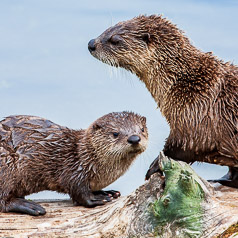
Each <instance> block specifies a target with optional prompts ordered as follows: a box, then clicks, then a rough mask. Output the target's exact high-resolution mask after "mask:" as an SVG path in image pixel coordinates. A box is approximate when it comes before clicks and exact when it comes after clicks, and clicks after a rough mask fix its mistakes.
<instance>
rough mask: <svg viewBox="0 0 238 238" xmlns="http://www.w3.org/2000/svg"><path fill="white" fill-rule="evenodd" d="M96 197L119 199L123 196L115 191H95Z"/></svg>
mask: <svg viewBox="0 0 238 238" xmlns="http://www.w3.org/2000/svg"><path fill="white" fill-rule="evenodd" d="M93 194H94V195H100V194H101V195H104V196H109V197H113V198H118V197H120V196H121V193H120V192H119V191H115V190H108V191H103V190H99V191H94V192H93Z"/></svg>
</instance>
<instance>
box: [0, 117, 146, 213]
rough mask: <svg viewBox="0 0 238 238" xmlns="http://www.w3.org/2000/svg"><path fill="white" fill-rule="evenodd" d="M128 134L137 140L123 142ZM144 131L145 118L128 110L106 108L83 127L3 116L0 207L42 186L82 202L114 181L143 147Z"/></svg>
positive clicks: (3, 208) (1, 209)
mask: <svg viewBox="0 0 238 238" xmlns="http://www.w3.org/2000/svg"><path fill="white" fill-rule="evenodd" d="M142 128H144V132H142V131H141V129H142ZM113 132H119V136H118V137H117V138H114V136H113ZM131 134H138V135H139V136H140V137H141V142H140V143H139V145H138V146H132V145H130V144H129V143H127V138H128V136H129V135H131ZM147 137H148V134H147V129H146V122H145V118H144V117H141V116H139V115H137V114H134V113H129V112H122V113H110V114H107V115H105V116H103V117H101V118H99V119H98V120H96V121H95V122H94V123H93V124H91V125H90V126H89V128H88V129H86V130H71V129H68V128H66V127H62V126H59V125H57V124H55V123H53V122H51V121H49V120H46V119H43V118H39V117H34V116H10V117H7V118H6V119H5V120H3V121H1V122H0V156H1V157H0V211H3V212H6V211H8V210H7V209H8V207H9V204H11V202H12V201H15V199H16V198H24V196H26V195H29V194H31V193H35V192H39V191H42V190H52V191H57V192H60V193H68V194H69V195H70V196H71V198H72V199H73V201H74V202H75V203H77V204H79V205H88V204H85V199H90V197H92V196H93V195H92V191H96V190H100V189H102V188H104V187H106V186H107V185H109V184H110V183H112V182H113V181H115V180H116V179H117V178H118V177H120V176H121V175H122V174H123V173H124V172H125V171H126V170H127V169H128V168H129V166H130V165H131V163H132V162H133V161H134V159H135V158H136V156H137V155H138V154H140V153H141V152H143V151H144V150H145V148H146V145H147Z"/></svg>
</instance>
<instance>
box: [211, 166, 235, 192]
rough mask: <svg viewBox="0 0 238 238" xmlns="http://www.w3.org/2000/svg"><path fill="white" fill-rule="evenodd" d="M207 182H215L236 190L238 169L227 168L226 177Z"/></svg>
mask: <svg viewBox="0 0 238 238" xmlns="http://www.w3.org/2000/svg"><path fill="white" fill-rule="evenodd" d="M208 181H209V182H215V183H216V182H217V183H220V184H222V185H224V186H228V187H233V188H238V169H237V168H233V167H229V171H228V173H227V174H226V175H224V176H223V177H221V178H220V179H214V180H208Z"/></svg>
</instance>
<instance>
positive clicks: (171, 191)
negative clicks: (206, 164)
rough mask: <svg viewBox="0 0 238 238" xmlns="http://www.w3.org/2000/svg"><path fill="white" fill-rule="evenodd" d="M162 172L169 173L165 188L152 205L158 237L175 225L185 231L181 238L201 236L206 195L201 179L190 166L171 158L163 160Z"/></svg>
mask: <svg viewBox="0 0 238 238" xmlns="http://www.w3.org/2000/svg"><path fill="white" fill-rule="evenodd" d="M160 169H161V170H162V171H163V172H164V173H165V189H164V192H163V194H162V196H161V197H160V198H159V199H158V200H157V201H156V202H155V203H154V204H152V211H153V215H154V217H155V218H156V221H157V229H156V230H157V234H159V233H160V234H162V233H163V227H166V226H169V224H172V223H173V227H174V229H175V230H177V232H178V231H179V232H181V233H180V236H179V237H200V236H201V233H202V217H203V209H202V206H201V203H202V202H203V200H204V192H203V190H202V188H201V186H200V185H199V183H198V181H199V180H200V179H199V177H198V176H197V175H196V174H195V173H194V171H193V170H192V169H191V167H190V166H189V165H186V164H185V165H182V164H181V163H178V162H176V161H174V160H171V159H167V158H165V159H164V160H163V161H161V163H160ZM178 228H179V229H178ZM172 232H173V231H172Z"/></svg>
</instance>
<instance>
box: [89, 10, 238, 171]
mask: <svg viewBox="0 0 238 238" xmlns="http://www.w3.org/2000/svg"><path fill="white" fill-rule="evenodd" d="M115 39H116V40H115ZM95 46H96V50H95V51H92V52H91V54H92V55H93V56H95V57H96V58H98V59H99V60H101V61H103V62H105V63H107V64H110V65H112V66H115V67H123V68H125V69H127V70H129V71H131V72H133V73H134V74H136V75H137V76H138V77H139V78H140V80H141V81H143V82H144V83H145V85H146V87H147V89H148V90H149V91H150V93H151V95H152V97H153V98H154V99H155V101H156V102H157V104H158V107H159V108H160V110H161V112H162V114H163V115H164V116H165V117H166V119H167V122H168V123H169V126H170V135H169V137H168V138H167V140H166V144H165V147H164V153H165V155H167V156H170V157H172V158H174V159H178V160H184V161H186V162H194V161H203V162H209V163H215V164H220V165H227V166H231V167H238V135H237V133H238V67H237V66H235V65H233V64H231V63H229V62H227V63H225V62H223V61H222V60H220V59H218V58H217V57H216V56H214V55H213V54H212V53H210V52H208V53H204V52H202V51H200V50H199V49H197V48H195V47H194V46H193V45H192V44H191V43H190V41H189V40H188V38H187V37H186V36H185V35H184V33H183V32H182V31H180V30H179V29H178V28H177V27H176V25H174V24H172V23H171V22H170V21H169V20H167V19H165V18H163V17H161V16H157V15H152V16H143V15H142V16H139V17H136V18H133V19H131V20H128V21H125V22H120V23H118V24H117V25H115V26H113V27H111V28H109V29H107V30H106V31H105V32H104V33H102V35H100V36H99V37H98V38H96V39H95Z"/></svg>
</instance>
